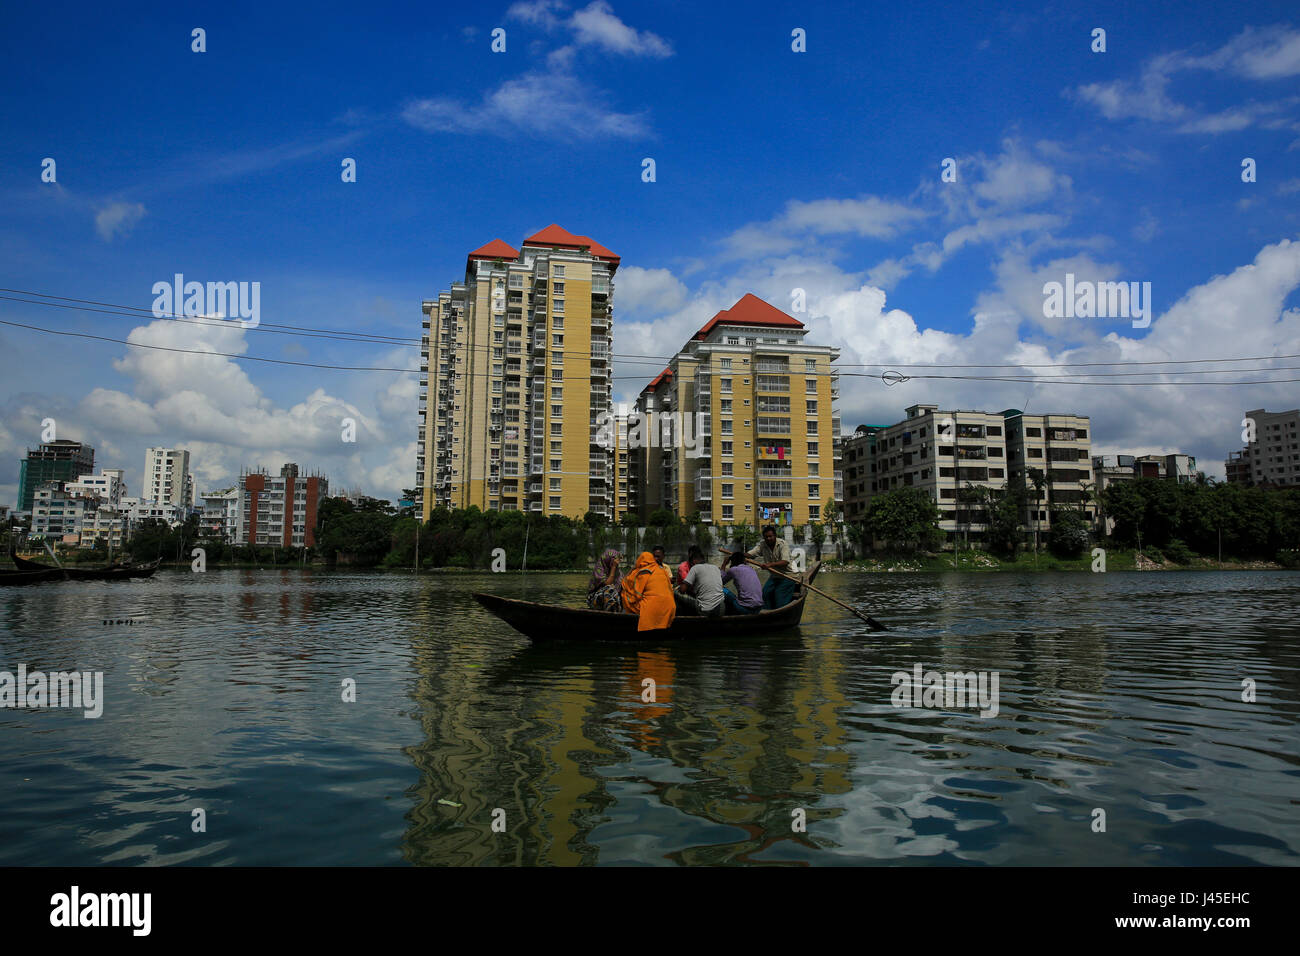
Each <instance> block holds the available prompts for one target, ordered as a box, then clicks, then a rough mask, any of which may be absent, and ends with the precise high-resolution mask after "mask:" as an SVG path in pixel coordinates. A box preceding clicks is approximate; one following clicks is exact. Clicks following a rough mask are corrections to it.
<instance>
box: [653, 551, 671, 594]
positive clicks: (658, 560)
mask: <svg viewBox="0 0 1300 956" xmlns="http://www.w3.org/2000/svg"><path fill="white" fill-rule="evenodd" d="M650 553H651V554H653V555H654V556H655V564H657V565H658V566H659V567H660V568H661V569H662V570H663V572H664V577H666V578H667V579H668V586H669V587H670V588H673V589H676V587H677V582H676V581H674V580H673V572H672V571H670V570H669V569H668V565H666V564H664V546H663V545H662V544H656V545H655V546H654V547H653V548H651V549H650Z"/></svg>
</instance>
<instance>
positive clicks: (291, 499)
mask: <svg viewBox="0 0 1300 956" xmlns="http://www.w3.org/2000/svg"><path fill="white" fill-rule="evenodd" d="M328 494H329V481H328V479H326V478H325V476H324V475H320V474H312V475H309V476H307V477H300V476H299V474H298V466H297V465H294V464H287V465H285V466H284V467H282V468H281V469H280V474H279V477H276V476H274V475H270V474H268V473H267V472H266V471H265V470H264V469H258V470H257V471H252V472H244V473H243V474H242V475H240V477H239V518H238V521H237V523H236V527H237V529H238V530H237V532H236V535H235V542H234V543H235V544H254V545H279V546H281V547H286V548H289V547H295V548H300V547H304V546H305V547H313V546H314V545H315V544H316V516H317V514H318V513H319V511H320V503H321V502H322V501H323V500H324V499H325V497H326V496H327V495H328Z"/></svg>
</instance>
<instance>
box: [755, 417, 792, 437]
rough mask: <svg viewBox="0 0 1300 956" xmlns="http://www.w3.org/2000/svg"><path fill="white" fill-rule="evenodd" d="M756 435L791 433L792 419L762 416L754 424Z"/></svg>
mask: <svg viewBox="0 0 1300 956" xmlns="http://www.w3.org/2000/svg"><path fill="white" fill-rule="evenodd" d="M754 434H756V435H789V434H790V419H788V418H760V419H759V420H758V421H757V422H756V423H755V426H754Z"/></svg>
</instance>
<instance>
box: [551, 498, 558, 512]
mask: <svg viewBox="0 0 1300 956" xmlns="http://www.w3.org/2000/svg"><path fill="white" fill-rule="evenodd" d="M551 510H552V511H559V510H560V499H559V498H558V497H553V498H551Z"/></svg>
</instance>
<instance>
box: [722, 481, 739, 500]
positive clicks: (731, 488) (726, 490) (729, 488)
mask: <svg viewBox="0 0 1300 956" xmlns="http://www.w3.org/2000/svg"><path fill="white" fill-rule="evenodd" d="M722 497H723V498H734V497H736V486H735V485H733V484H728V483H725V482H724V483H723V485H722Z"/></svg>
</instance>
